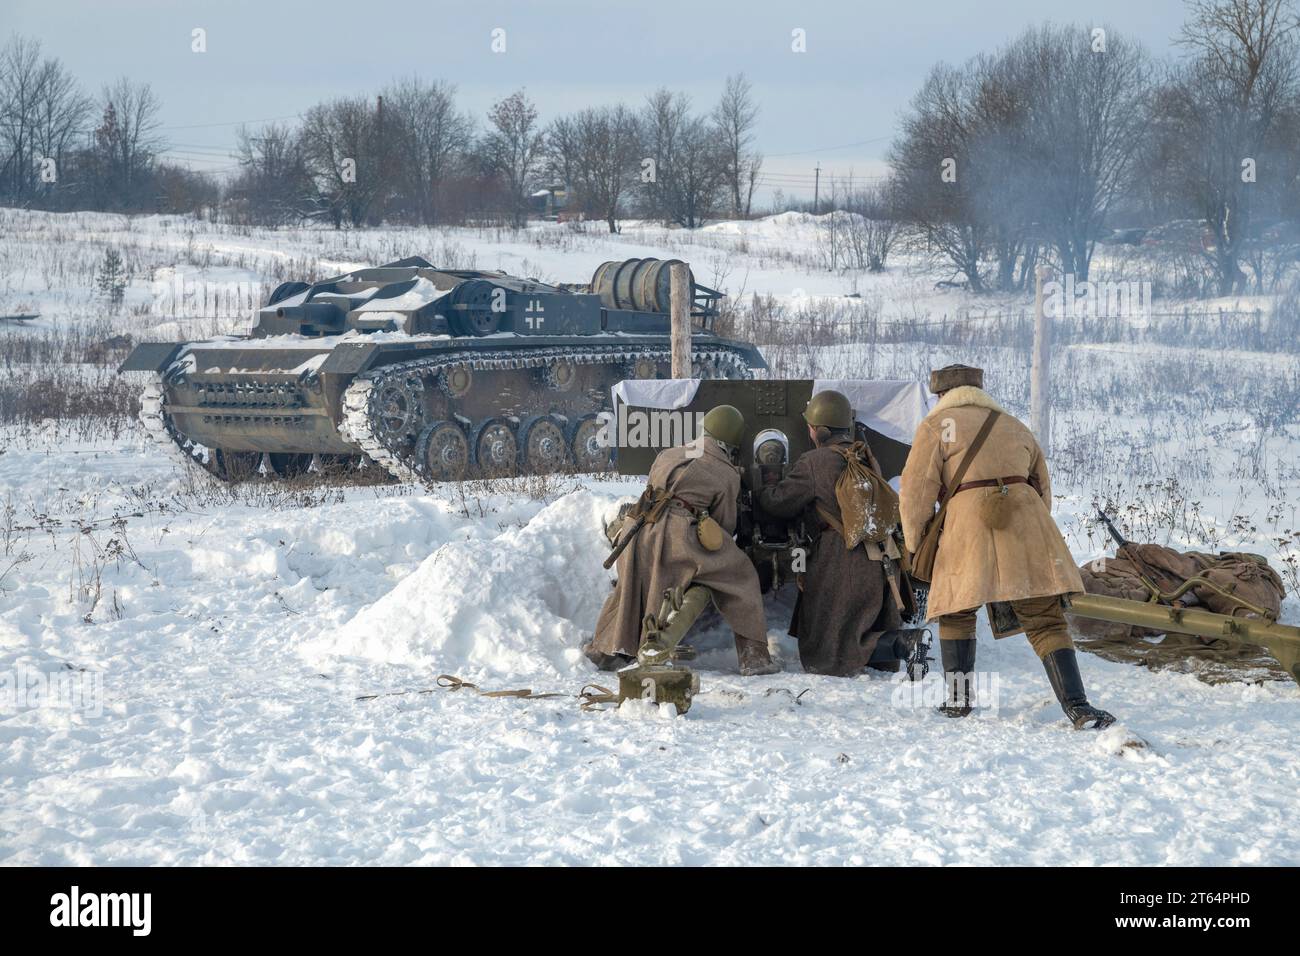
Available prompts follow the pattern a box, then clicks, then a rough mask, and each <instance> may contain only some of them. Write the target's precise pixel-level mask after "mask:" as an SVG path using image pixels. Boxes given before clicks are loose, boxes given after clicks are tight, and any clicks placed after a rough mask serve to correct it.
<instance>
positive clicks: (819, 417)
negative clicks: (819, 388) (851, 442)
mask: <svg viewBox="0 0 1300 956" xmlns="http://www.w3.org/2000/svg"><path fill="white" fill-rule="evenodd" d="M803 420H804V421H806V422H807V423H808V424H809V425H812V426H813V427H814V428H816V427H817V426H818V425H825V426H826V427H827V428H852V427H853V406H852V405H850V404H849V400H848V398H847V397H846V396H845V395H844V393H843V392H836V391H834V390H829V389H828V390H827V391H825V392H818V393H817V394H816V395H814V396H813V397H812V398H811V399H810V400H809V402H808V407H807V408H805V409H804V410H803Z"/></svg>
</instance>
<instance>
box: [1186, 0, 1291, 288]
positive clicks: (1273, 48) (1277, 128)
mask: <svg viewBox="0 0 1300 956" xmlns="http://www.w3.org/2000/svg"><path fill="white" fill-rule="evenodd" d="M1191 14H1192V15H1191V18H1190V20H1189V21H1188V23H1187V24H1186V25H1185V26H1184V28H1183V31H1182V35H1181V37H1180V42H1181V43H1182V44H1183V45H1184V46H1185V47H1186V48H1187V49H1188V50H1189V51H1190V53H1191V60H1190V62H1188V63H1186V64H1184V65H1182V66H1181V68H1179V69H1177V70H1176V71H1175V72H1174V73H1173V75H1172V76H1171V77H1170V80H1169V81H1168V83H1167V84H1166V86H1165V89H1164V90H1163V91H1162V94H1161V98H1160V103H1161V107H1162V116H1161V123H1162V128H1161V131H1162V132H1163V134H1164V135H1165V136H1166V137H1168V138H1170V139H1172V141H1173V142H1172V143H1171V144H1170V145H1168V146H1167V147H1166V148H1165V149H1163V150H1162V151H1161V154H1160V155H1161V156H1162V158H1163V159H1164V160H1165V162H1166V168H1165V170H1164V172H1165V173H1166V175H1167V179H1168V182H1169V183H1170V185H1171V186H1172V187H1173V188H1174V189H1177V190H1180V191H1182V192H1183V193H1184V194H1186V195H1189V196H1192V197H1194V202H1195V204H1196V206H1197V207H1198V208H1199V211H1200V213H1201V215H1202V216H1203V218H1204V219H1205V220H1206V222H1207V225H1208V228H1209V230H1210V232H1211V235H1212V237H1213V238H1212V248H1210V249H1208V250H1207V253H1208V255H1209V256H1210V258H1211V259H1212V262H1213V265H1214V268H1215V272H1216V275H1217V278H1218V290H1219V293H1220V294H1222V295H1227V294H1230V293H1231V292H1233V291H1237V290H1241V289H1243V287H1244V285H1245V282H1246V278H1247V277H1246V275H1245V273H1244V271H1243V270H1242V269H1241V265H1240V261H1241V258H1242V253H1243V248H1244V244H1245V243H1246V241H1247V239H1248V237H1249V235H1250V231H1251V222H1252V218H1253V217H1254V215H1255V199H1256V195H1255V194H1256V193H1257V192H1258V189H1257V186H1258V179H1259V177H1260V172H1259V171H1258V164H1259V163H1260V162H1262V161H1263V158H1264V157H1265V156H1267V155H1268V154H1269V153H1270V152H1276V151H1277V149H1278V148H1279V145H1280V143H1279V135H1280V134H1281V133H1282V132H1283V131H1284V130H1285V129H1286V127H1287V124H1286V123H1284V122H1283V120H1284V118H1285V117H1286V116H1287V115H1288V114H1289V113H1291V112H1293V111H1294V110H1295V109H1296V102H1297V98H1298V97H1300V49H1298V42H1297V41H1298V40H1300V14H1297V9H1296V5H1295V3H1294V2H1293V0H1194V2H1192V3H1191Z"/></svg>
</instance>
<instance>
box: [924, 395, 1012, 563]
mask: <svg viewBox="0 0 1300 956" xmlns="http://www.w3.org/2000/svg"><path fill="white" fill-rule="evenodd" d="M1001 414H1002V413H1001V412H999V411H998V410H997V409H991V410H990V411H989V417H988V418H986V419H984V424H983V425H981V426H980V430H979V431H978V432H976V433H975V440H974V441H972V442H971V443H970V447H969V448H967V449H966V454H965V455H963V456H962V459H961V464H960V465H958V466H957V471H956V473H955V474H954V475H953V476H952V486H951V487H949V488H948V489H946V490H945V492H944V496H943V500H942V501H940V502H939V511H938V512H937V513H936V514H935V516H934V518H932V519H931V521H930V523H929V525H927V526H926V529H925V536H924V537H923V538H922V539H921V542H920V544H918V545H917V549H916V550H917V551H918V552H920V551H921V550H923V549H924V548H925V546H926V543H927V542H928V541H929V540H930V537H931V536H932V535H936V534H938V533H939V530H940V529H941V528H942V527H943V518H944V515H945V514H946V513H947V511H948V502H950V501H952V496H953V495H954V494H956V493H957V489H958V488H959V487H960V486H961V480H962V479H963V478H965V477H966V469H968V468H969V467H970V465H971V462H973V461H974V460H975V456H976V455H978V454H979V451H980V449H981V448H983V447H984V441H985V439H987V438H988V437H989V432H991V431H993V423H994V422H996V421H997V420H998V416H999V415H1001Z"/></svg>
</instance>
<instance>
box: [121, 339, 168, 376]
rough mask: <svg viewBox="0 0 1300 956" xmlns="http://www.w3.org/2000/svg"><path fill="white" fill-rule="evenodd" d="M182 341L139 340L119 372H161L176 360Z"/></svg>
mask: <svg viewBox="0 0 1300 956" xmlns="http://www.w3.org/2000/svg"><path fill="white" fill-rule="evenodd" d="M183 346H184V343H182V342H141V343H140V344H139V345H137V346H136V347H135V348H133V349H132V350H131V354H130V355H128V356H127V357H126V361H125V362H123V363H122V364H121V365H120V366H118V369H117V370H118V371H119V372H163V371H166V369H167V367H168V366H169V365H171V364H172V362H174V361H175V360H176V355H177V353H178V352H180V350H181V348H182V347H183Z"/></svg>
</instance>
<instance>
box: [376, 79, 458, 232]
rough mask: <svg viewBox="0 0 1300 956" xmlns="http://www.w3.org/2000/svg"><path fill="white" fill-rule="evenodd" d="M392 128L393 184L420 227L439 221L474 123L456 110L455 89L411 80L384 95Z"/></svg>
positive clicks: (444, 85) (403, 82) (446, 84)
mask: <svg viewBox="0 0 1300 956" xmlns="http://www.w3.org/2000/svg"><path fill="white" fill-rule="evenodd" d="M384 97H385V103H386V104H387V105H388V114H389V116H390V117H391V120H392V124H393V130H392V135H391V136H390V139H389V142H390V143H391V144H392V145H393V166H394V170H393V172H394V175H395V177H396V179H397V183H398V184H400V188H401V190H402V192H403V193H404V194H405V196H406V197H407V200H408V202H409V205H410V206H411V207H412V208H413V212H414V215H415V218H416V219H417V220H418V221H419V222H422V223H424V224H426V225H432V224H434V223H437V222H439V221H440V217H441V210H442V205H443V200H444V197H445V193H446V190H447V188H448V184H449V181H450V179H451V177H452V176H453V174H454V173H456V172H457V171H458V170H459V168H460V167H461V165H462V161H463V157H464V155H465V154H466V153H467V151H468V149H469V146H470V142H471V140H472V137H473V134H474V120H473V119H472V118H471V117H470V116H469V114H467V113H462V112H461V111H460V110H458V109H457V108H456V87H455V86H453V85H452V84H450V83H446V82H443V81H441V80H439V81H436V82H433V83H425V82H423V81H421V80H419V79H418V78H415V77H411V78H408V79H404V80H401V81H399V82H398V83H396V84H394V85H393V86H391V87H390V88H389V89H388V90H387V91H386V92H385V94H384Z"/></svg>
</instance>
